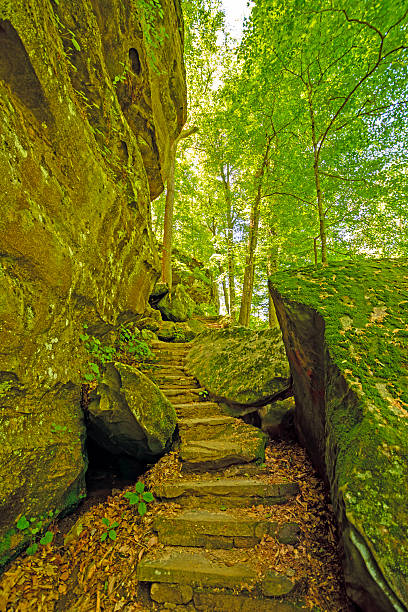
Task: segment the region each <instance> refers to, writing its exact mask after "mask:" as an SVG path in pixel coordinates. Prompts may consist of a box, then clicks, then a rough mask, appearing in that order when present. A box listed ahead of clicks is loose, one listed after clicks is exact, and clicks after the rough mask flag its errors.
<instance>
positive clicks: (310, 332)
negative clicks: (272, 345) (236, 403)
mask: <svg viewBox="0 0 408 612" xmlns="http://www.w3.org/2000/svg"><path fill="white" fill-rule="evenodd" d="M407 279H408V262H407V260H403V261H402V260H385V259H384V260H378V261H372V262H363V261H360V262H358V263H352V262H347V263H340V264H333V265H329V266H328V267H326V268H323V269H319V270H315V269H312V268H307V269H304V270H301V271H298V272H285V273H280V274H276V275H274V276H273V278H272V279H271V282H272V286H271V292H272V296H273V299H274V303H275V307H276V310H277V314H278V318H279V322H280V325H281V328H282V332H283V338H284V342H285V346H286V351H287V355H288V358H289V361H290V365H291V372H292V375H293V380H294V391H295V398H296V416H295V422H296V426H297V430H298V433H299V436H300V438H301V440H302V441H303V443H304V444H305V446H306V447H307V448H308V450H309V453H310V455H311V456H312V458H313V460H314V462H315V464H316V466H317V467H318V468H319V470H320V472H321V473H322V474H323V475H324V476H325V477H326V479H327V481H328V482H329V484H330V488H331V495H332V500H333V506H334V509H335V512H336V514H337V518H338V523H339V529H340V534H341V538H342V543H343V546H344V550H345V575H346V585H347V590H348V594H349V596H350V597H351V598H352V599H353V600H354V601H355V602H356V603H357V604H358V605H359V606H360V607H361V608H362V609H363V610H367V611H370V612H374V611H378V612H380V611H381V612H384V611H391V610H398V611H402V610H406V609H407V608H408V545H407V543H408V506H407V495H406V487H407V474H408V461H407V457H408V376H407V374H408V372H407V363H408V355H407V353H408V350H407V347H408V344H407V329H408V326H407V324H408V316H407V312H408V311H407V306H408V282H407Z"/></svg>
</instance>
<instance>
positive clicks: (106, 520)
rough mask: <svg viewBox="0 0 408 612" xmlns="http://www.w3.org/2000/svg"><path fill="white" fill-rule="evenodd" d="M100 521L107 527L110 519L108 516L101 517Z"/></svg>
mask: <svg viewBox="0 0 408 612" xmlns="http://www.w3.org/2000/svg"><path fill="white" fill-rule="evenodd" d="M102 523H103V524H104V525H106V526H107V527H109V525H110V520H109V519H108V518H103V519H102Z"/></svg>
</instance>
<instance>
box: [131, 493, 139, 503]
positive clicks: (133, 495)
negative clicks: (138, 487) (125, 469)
mask: <svg viewBox="0 0 408 612" xmlns="http://www.w3.org/2000/svg"><path fill="white" fill-rule="evenodd" d="M139 500H140V497H139V495H138V494H137V493H131V494H130V497H129V504H130V505H131V506H134V505H135V504H137V503H138V502H139Z"/></svg>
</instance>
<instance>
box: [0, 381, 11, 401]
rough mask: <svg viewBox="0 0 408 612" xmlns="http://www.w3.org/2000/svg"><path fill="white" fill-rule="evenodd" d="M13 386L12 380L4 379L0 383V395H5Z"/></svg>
mask: <svg viewBox="0 0 408 612" xmlns="http://www.w3.org/2000/svg"><path fill="white" fill-rule="evenodd" d="M12 387H13V381H11V380H5V381H3V382H2V383H0V397H1V396H2V395H6V394H7V392H8V391H10V389H12Z"/></svg>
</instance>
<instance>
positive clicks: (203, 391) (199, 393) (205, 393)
mask: <svg viewBox="0 0 408 612" xmlns="http://www.w3.org/2000/svg"><path fill="white" fill-rule="evenodd" d="M198 395H199V396H200V397H202V398H203V399H207V397H208V396H209V393H208V391H207V389H202V390H201V391H199V392H198Z"/></svg>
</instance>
